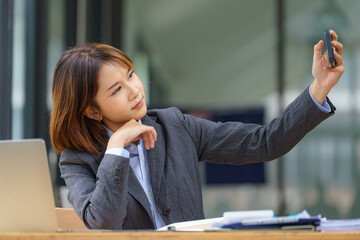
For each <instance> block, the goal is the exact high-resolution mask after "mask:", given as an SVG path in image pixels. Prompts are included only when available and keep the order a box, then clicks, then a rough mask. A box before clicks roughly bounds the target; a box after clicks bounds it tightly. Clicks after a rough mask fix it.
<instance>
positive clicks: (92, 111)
mask: <svg viewBox="0 0 360 240" xmlns="http://www.w3.org/2000/svg"><path fill="white" fill-rule="evenodd" d="M84 114H85V116H87V117H88V118H90V119H93V120H95V121H98V122H101V120H102V116H101V114H100V111H99V109H98V108H97V107H95V106H87V107H86V109H85V112H84Z"/></svg>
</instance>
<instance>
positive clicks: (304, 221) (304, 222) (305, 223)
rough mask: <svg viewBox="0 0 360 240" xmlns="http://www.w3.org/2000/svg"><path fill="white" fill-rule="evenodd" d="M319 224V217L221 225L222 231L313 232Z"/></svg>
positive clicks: (259, 219) (276, 218) (244, 221)
mask: <svg viewBox="0 0 360 240" xmlns="http://www.w3.org/2000/svg"><path fill="white" fill-rule="evenodd" d="M320 222H321V218H320V217H308V218H301V217H292V216H289V217H271V218H255V219H248V220H246V219H245V220H242V221H240V222H237V223H231V224H223V225H221V226H220V227H221V228H223V229H237V230H272V229H273V230H313V231H314V230H315V228H316V226H317V225H319V224H320Z"/></svg>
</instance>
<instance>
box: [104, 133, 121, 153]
mask: <svg viewBox="0 0 360 240" xmlns="http://www.w3.org/2000/svg"><path fill="white" fill-rule="evenodd" d="M124 145H125V140H124V138H122V137H120V136H118V134H116V135H115V134H113V135H112V136H111V138H110V139H109V142H108V144H107V147H106V150H109V149H111V148H124Z"/></svg>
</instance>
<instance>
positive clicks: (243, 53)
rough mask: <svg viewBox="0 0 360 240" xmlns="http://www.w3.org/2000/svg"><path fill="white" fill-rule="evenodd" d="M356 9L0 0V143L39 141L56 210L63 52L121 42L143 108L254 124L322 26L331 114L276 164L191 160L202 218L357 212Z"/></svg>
mask: <svg viewBox="0 0 360 240" xmlns="http://www.w3.org/2000/svg"><path fill="white" fill-rule="evenodd" d="M359 10H360V1H358V0H317V1H313V0H302V1H297V0H252V1H247V0H223V1H219V0H182V1H178V0H0V13H1V14H0V46H1V47H0V112H1V115H0V139H23V138H43V139H45V141H46V143H47V147H48V153H49V161H50V170H51V174H52V177H53V183H54V189H55V191H54V194H55V199H56V204H57V206H68V205H67V204H68V203H67V202H66V197H64V196H65V195H66V187H64V186H63V182H62V181H61V179H60V178H59V176H58V168H57V161H58V156H57V154H56V153H55V152H54V151H53V149H52V147H51V143H50V140H49V133H48V132H49V128H48V125H49V114H50V111H51V104H52V103H51V82H52V73H53V70H54V67H55V65H56V63H57V61H58V59H59V57H60V56H61V54H62V52H63V51H64V50H66V49H68V48H69V47H72V46H74V45H76V44H81V43H85V42H103V43H107V44H111V45H113V46H115V47H118V48H119V49H121V50H123V51H124V52H125V53H127V54H128V55H129V56H130V58H131V59H132V60H133V61H134V63H135V66H136V72H137V74H138V75H139V76H140V78H141V79H142V81H143V82H144V85H145V88H146V91H147V98H148V99H147V101H148V105H149V108H162V107H168V106H176V107H178V108H180V109H181V110H183V111H184V112H188V113H191V114H194V115H196V116H199V117H204V118H208V119H212V120H214V121H228V120H233V121H244V122H256V123H266V122H269V121H270V120H271V119H272V118H274V117H276V116H277V115H278V114H279V113H280V112H281V111H282V110H283V109H284V107H285V106H286V105H288V104H289V103H290V102H291V101H292V100H294V99H295V97H296V96H297V95H299V94H300V93H301V92H302V91H304V90H305V89H307V88H308V86H309V84H311V82H312V80H313V78H312V75H311V65H312V55H313V45H314V44H316V43H317V42H318V41H319V40H320V39H324V30H325V29H327V28H330V29H333V30H335V31H336V32H337V34H338V35H339V40H340V41H341V42H342V43H343V44H344V53H343V57H344V60H345V62H346V71H345V73H344V75H343V77H342V78H341V80H340V82H339V83H338V84H337V86H336V87H335V88H334V89H333V90H332V92H331V93H330V95H329V97H330V99H331V101H332V102H333V104H334V105H335V106H336V107H337V111H336V114H335V115H334V116H333V117H331V118H330V119H328V120H326V121H325V122H323V123H322V124H321V125H320V126H319V127H317V128H316V129H315V130H313V131H312V132H311V133H309V134H308V135H307V136H306V137H305V138H304V139H303V140H302V141H301V142H300V143H299V144H298V145H297V146H296V147H295V148H294V149H293V150H292V151H291V152H289V153H288V154H286V155H285V156H284V157H282V158H281V159H279V160H276V161H273V162H270V163H266V164H253V165H249V166H244V167H243V166H240V167H236V168H235V167H234V168H233V167H230V169H229V168H227V167H228V166H221V165H210V164H206V163H201V174H202V179H203V198H204V208H205V215H206V217H208V218H209V217H218V216H222V213H223V212H224V211H228V210H254V209H273V210H274V211H275V213H276V214H278V215H281V214H293V213H296V212H300V211H302V210H303V209H306V210H308V211H309V213H310V214H312V215H315V214H319V213H321V214H322V215H323V216H325V217H327V218H355V217H356V218H359V217H360V128H359V126H360V114H359V113H360V94H359V90H360V81H359V80H360V31H359V30H360V14H359ZM0 154H1V153H0Z"/></svg>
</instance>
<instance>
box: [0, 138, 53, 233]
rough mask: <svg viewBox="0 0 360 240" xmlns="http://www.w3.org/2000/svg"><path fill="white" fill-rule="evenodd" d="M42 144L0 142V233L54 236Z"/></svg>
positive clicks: (26, 141)
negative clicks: (35, 233)
mask: <svg viewBox="0 0 360 240" xmlns="http://www.w3.org/2000/svg"><path fill="white" fill-rule="evenodd" d="M57 230H58V225H57V220H56V214H55V203H54V196H53V191H52V186H51V179H50V173H49V167H48V160H47V153H46V147H45V142H44V141H43V140H41V139H29V140H17V141H0V232H56V231H57Z"/></svg>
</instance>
